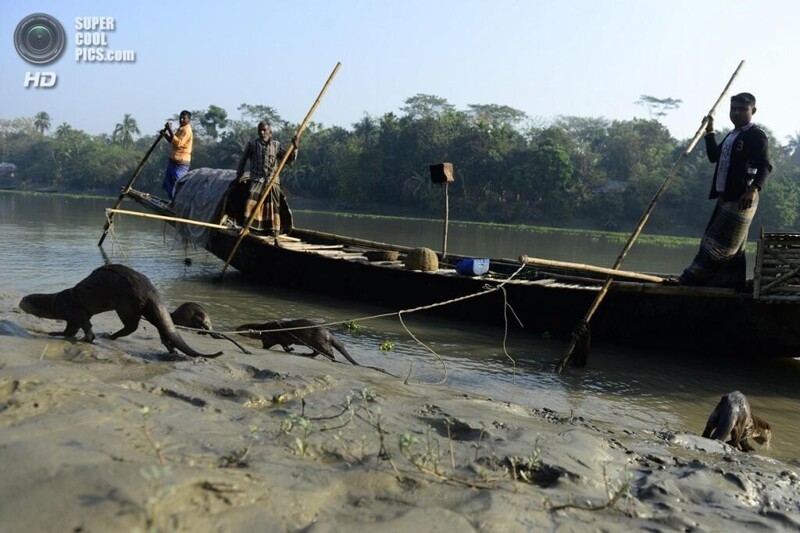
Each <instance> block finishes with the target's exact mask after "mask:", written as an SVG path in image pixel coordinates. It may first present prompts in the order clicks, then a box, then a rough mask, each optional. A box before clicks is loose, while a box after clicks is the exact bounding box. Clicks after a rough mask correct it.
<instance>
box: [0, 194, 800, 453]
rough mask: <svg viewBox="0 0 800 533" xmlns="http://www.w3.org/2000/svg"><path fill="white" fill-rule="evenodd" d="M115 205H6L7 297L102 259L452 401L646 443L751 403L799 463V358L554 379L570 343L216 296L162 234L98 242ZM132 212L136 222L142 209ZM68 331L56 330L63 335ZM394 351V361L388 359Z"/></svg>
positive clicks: (356, 228)
mask: <svg viewBox="0 0 800 533" xmlns="http://www.w3.org/2000/svg"><path fill="white" fill-rule="evenodd" d="M112 204H113V199H98V198H72V197H65V196H56V195H21V194H14V193H0V228H2V239H1V240H0V266H1V267H2V268H0V290H4V291H14V292H18V293H20V294H21V295H24V294H27V293H31V292H55V291H59V290H62V289H64V288H67V287H70V286H72V285H74V284H75V283H77V282H78V281H80V280H81V279H83V278H84V277H85V276H86V275H88V274H89V273H90V272H91V271H92V270H93V269H94V268H96V267H98V266H100V265H102V264H103V262H104V260H105V259H104V253H105V254H106V256H107V257H108V258H109V259H111V260H112V261H114V262H119V263H123V264H126V265H128V266H130V267H132V268H135V269H137V270H139V271H141V272H142V273H144V274H145V275H147V276H148V277H149V278H150V279H151V281H152V282H153V284H154V285H155V286H156V288H157V289H158V290H159V292H160V293H161V295H162V297H163V298H164V300H165V302H166V303H167V305H168V307H170V308H171V309H172V308H174V307H177V305H179V304H180V303H182V302H185V301H198V302H201V303H202V304H203V305H204V306H205V307H206V308H207V309H208V311H209V313H210V314H211V316H212V318H213V319H214V324H215V329H217V330H219V331H229V330H232V329H234V328H235V326H236V325H238V324H242V323H245V322H262V321H267V320H272V319H278V318H300V317H303V318H310V319H317V320H321V321H324V322H329V323H335V322H342V321H345V320H357V321H358V324H359V328H358V330H356V331H351V330H347V329H344V328H343V327H340V326H332V327H331V329H332V331H333V332H334V334H335V335H336V336H337V337H339V338H340V339H341V340H342V342H343V343H344V344H345V345H346V346H347V349H348V351H349V352H350V353H351V355H352V356H353V357H354V358H355V359H356V360H357V361H359V362H361V363H362V364H368V365H374V366H380V367H383V368H386V369H387V370H389V371H390V372H392V373H394V374H397V375H401V376H403V377H404V378H405V377H406V376H408V377H409V379H410V380H412V381H416V382H424V383H437V382H440V381H442V380H445V383H447V384H448V385H450V386H452V387H454V388H458V389H462V390H466V391H469V392H472V393H475V394H481V395H485V396H487V397H491V398H493V399H495V400H501V401H514V402H517V403H520V404H522V405H524V406H526V407H532V408H533V407H542V406H547V407H549V408H551V409H555V410H557V411H561V412H569V411H570V410H575V411H577V412H581V413H587V414H589V415H590V416H591V417H593V418H597V419H600V420H604V421H609V422H614V421H618V420H625V421H626V424H627V425H630V426H632V427H636V428H640V429H643V430H653V431H657V430H661V429H665V430H673V431H686V432H694V433H699V432H701V431H702V430H703V427H704V425H705V421H706V418H707V417H708V415H709V413H710V412H711V410H712V409H713V407H714V406H715V405H716V403H717V401H718V400H719V397H720V396H721V395H722V394H724V393H727V392H730V391H732V390H741V391H742V392H744V393H745V394H746V395H747V396H748V398H749V399H750V403H751V405H752V406H753V411H754V413H756V414H758V415H759V416H761V417H762V418H764V419H765V420H767V421H768V422H770V423H771V424H772V426H773V428H774V436H773V449H772V451H771V452H765V453H766V454H768V455H770V456H772V457H775V458H778V459H783V460H790V459H795V460H797V459H800V387H798V384H800V360H798V359H790V360H777V361H767V362H758V363H755V362H754V363H744V362H736V363H735V364H726V363H723V362H719V361H716V362H714V361H706V360H703V359H702V358H700V357H697V356H692V355H688V354H684V353H681V352H664V351H662V350H659V348H658V339H653V347H652V349H651V350H632V349H629V348H625V347H620V346H609V345H594V346H593V347H592V351H591V355H590V359H589V366H588V368H586V369H580V370H577V369H571V370H570V371H568V372H566V373H565V374H564V375H561V376H559V375H556V374H555V373H554V372H553V367H554V364H555V362H557V361H558V360H559V359H560V358H561V356H562V355H563V352H564V350H565V349H566V341H564V340H563V339H546V338H540V337H538V336H534V335H531V334H527V333H525V332H521V331H514V332H512V333H511V334H510V336H509V337H508V339H507V341H506V343H505V346H504V339H503V331H502V330H497V329H494V328H489V327H481V326H480V325H475V324H468V325H465V324H463V323H459V322H452V321H447V320H443V319H432V318H430V317H425V316H420V315H405V316H404V320H405V326H406V327H407V328H408V330H406V329H405V328H404V326H403V325H402V324H400V322H399V321H398V319H397V318H396V317H389V318H380V319H371V318H369V317H373V316H375V315H378V314H382V313H385V312H387V311H396V310H397V309H395V308H394V307H393V306H392V305H391V302H386V307H378V306H368V305H364V304H359V303H352V302H347V301H342V300H336V299H331V298H327V297H320V296H317V295H313V294H306V293H302V292H296V291H290V290H281V289H276V288H274V287H267V286H257V285H253V284H250V283H246V282H244V281H243V280H242V279H241V278H240V277H239V276H238V275H237V273H236V271H235V270H233V269H228V271H227V273H226V275H225V281H224V283H221V284H219V283H212V282H211V280H212V278H214V277H215V276H216V275H217V274H218V273H219V271H220V269H221V267H222V262H221V261H220V260H219V259H217V258H215V257H214V256H211V255H210V254H208V253H206V252H205V251H203V250H196V249H189V250H186V249H182V248H181V249H174V248H173V247H172V238H171V231H170V229H169V227H165V224H164V223H163V222H160V221H155V220H147V219H142V218H137V217H130V216H118V217H117V218H116V219H115V224H114V229H113V232H112V233H110V234H109V237H108V238H107V239H106V241H105V243H104V246H103V248H102V249H101V248H99V247H98V246H97V242H98V240H99V238H100V236H101V234H102V227H103V223H104V222H105V216H104V211H103V210H104V209H105V208H106V207H110V206H111V205H112ZM123 207H124V208H129V209H136V208H135V207H133V205H132V204H123ZM294 222H295V225H296V226H298V227H304V228H310V229H317V230H321V231H328V232H333V233H341V234H345V235H350V236H354V237H360V238H365V239H370V240H376V241H382V242H392V243H397V244H403V245H407V246H428V247H431V248H434V249H441V247H442V244H443V242H442V241H443V238H442V235H443V226H442V223H441V222H437V221H426V220H406V219H395V218H374V217H357V216H342V215H333V214H327V213H317V212H310V211H299V210H295V212H294ZM621 247H622V245H621V244H620V243H619V242H616V241H614V242H609V241H608V240H607V239H605V238H603V237H597V236H595V237H587V236H585V235H584V236H581V235H576V234H562V233H541V232H539V233H537V232H532V231H526V230H522V229H515V228H511V227H503V226H495V225H493V226H481V225H476V224H465V223H458V222H453V223H451V225H450V227H449V232H448V245H447V250H448V252H451V253H460V254H465V255H474V256H478V257H482V256H486V257H508V258H514V257H518V256H519V255H521V254H527V255H530V256H535V257H543V258H547V259H559V260H565V261H575V262H582V263H590V264H596V265H601V266H611V265H612V264H613V262H614V260H615V259H616V256H617V254H618V253H619V250H620V249H621ZM694 252H695V247H694V246H681V247H670V248H665V247H661V246H656V245H637V246H636V247H634V249H633V251H632V252H631V254H630V256H629V258H628V259H627V260H626V263H625V268H626V269H629V270H637V271H647V272H664V273H678V272H680V270H681V269H682V268H683V267H684V266H685V265H686V264H687V263H688V262H689V261H690V260H691V258H692V256H693V254H694ZM187 258H188V259H191V264H190V265H187V264H186V261H185V260H186V259H187ZM359 319H361V320H359ZM59 327H61V325H60V324H55V323H54V327H53V329H54V330H55V329H57V328H59ZM411 334H413V336H414V337H416V338H417V339H419V341H421V342H423V343H425V345H426V346H427V348H426V346H423V345H422V344H420V343H418V342H417V341H415V340H414V338H413V337H412V336H411ZM134 335H135V333H134ZM387 341H388V343H392V344H393V348H392V349H391V350H381V346H382V345H386V343H387ZM0 342H2V337H0ZM221 342H224V341H221ZM220 348H221V349H223V350H225V357H231V358H235V357H236V353H237V351H236V349H235V348H234V347H233V346H232V345H229V344H227V343H225V345H224V346H221V347H220ZM287 357H288V356H287ZM757 357H758V354H754V358H757ZM0 373H2V370H0Z"/></svg>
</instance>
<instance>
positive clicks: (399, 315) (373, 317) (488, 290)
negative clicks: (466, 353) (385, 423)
mask: <svg viewBox="0 0 800 533" xmlns="http://www.w3.org/2000/svg"><path fill="white" fill-rule="evenodd" d="M525 266H526V265H524V264H523V265H521V266H520V267H519V268H518V269H517V270H516V271H515V272H514V273H513V274H511V275H510V276H509V277H508V278H507V279H505V280H504V281H503V282H501V283H499V284H498V285H496V286H494V287H489V286H486V285H485V287H488V288H486V289H485V290H483V291H480V292H476V293H473V294H467V295H465V296H459V297H458V298H453V299H450V300H445V301H442V302H436V303H432V304H429V305H422V306H419V307H414V308H411V309H402V310H400V311H392V312H389V313H381V314H377V315H370V316H366V317H361V318H356V319H349V320H339V321H336V322H325V323H323V324H319V325H315V326H298V327H294V328H278V329H264V330H255V329H251V330H247V332H248V333H270V332H273V331H292V330H300V329H313V328H321V327H329V326H337V325H340V324H347V323H349V322H365V321H368V320H376V319H378V318H386V317H390V316H394V315H397V318H398V320H399V321H400V325H401V326H403V329H405V331H406V333H408V335H409V336H410V337H411V338H412V339H414V340H415V341H416V342H417V343H418V344H419V345H421V346H423V347H424V348H425V349H426V350H428V351H429V352H431V353H432V354H433V355H434V356H435V357H436V358H437V359H438V360H439V362H440V363H441V364H442V367H443V368H444V377H443V378H442V379H441V380H440V381H438V382H435V383H432V384H433V385H441V384H442V383H444V382H445V381H446V380H447V364H446V363H445V361H444V359H443V358H442V357H441V356H440V355H439V354H438V353H436V351H435V350H433V349H432V348H431V347H430V346H428V345H427V344H425V343H424V342H422V341H421V340H419V339H418V338H417V337H416V336H415V335H414V334H413V333H412V332H411V330H410V329H408V326H406V324H405V322H404V321H403V315H404V314H408V313H416V312H418V311H425V310H428V309H434V308H436V307H442V306H444V305H450V304H453V303H457V302H462V301H464V300H469V299H470V298H477V297H479V296H484V295H486V294H490V293H492V292H495V291H501V292H502V293H503V318H504V323H505V324H504V326H505V327H504V332H503V354H504V355H505V356H506V357H507V358H508V359H509V360H510V361H511V364H512V367H513V370H512V372H513V376H514V378H516V372H517V362H516V360H515V359H514V358H513V357H511V355H509V353H508V350H507V348H506V341H507V339H508V312H509V311H511V314H512V315H513V316H514V318H515V319H516V320H517V323H518V324H520V325H523V324H522V321H521V320H520V319H519V316H517V313H516V312H515V311H514V308H513V307H511V305H510V304H509V303H508V294H507V293H506V289H505V285H506V284H507V283H508V282H509V281H511V280H512V279H514V277H516V276H517V275H518V274H519V273H520V272H522V270H523V269H524V268H525ZM223 333H230V334H241V333H243V332H242V331H236V330H235V331H228V332H223Z"/></svg>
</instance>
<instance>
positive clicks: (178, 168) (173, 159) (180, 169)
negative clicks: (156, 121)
mask: <svg viewBox="0 0 800 533" xmlns="http://www.w3.org/2000/svg"><path fill="white" fill-rule="evenodd" d="M191 120H192V114H191V113H190V112H188V111H186V110H185V109H184V110H183V111H181V114H180V117H179V118H178V121H179V122H180V127H179V128H178V131H176V132H174V133H173V131H172V122H167V123H166V124H165V125H164V130H163V133H164V138H165V139H166V140H167V141H168V142H169V143H170V144H171V145H172V150H171V151H170V153H169V163H168V164H167V171H166V173H164V190H165V191H167V194H168V195H169V198H170V200H172V199H173V198H175V182H177V181H178V180H179V179H180V178H181V177H183V176H184V175H185V174H186V173H187V172H189V164H190V163H191V162H192V141H193V139H194V137H193V135H192V125H191V124H190V123H189V122H190V121H191Z"/></svg>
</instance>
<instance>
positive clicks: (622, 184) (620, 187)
mask: <svg viewBox="0 0 800 533" xmlns="http://www.w3.org/2000/svg"><path fill="white" fill-rule="evenodd" d="M627 189H628V182H627V181H623V180H608V181H606V182H605V183H603V184H601V185H598V186H597V187H595V189H594V192H595V193H596V194H622V193H624V192H625V191H626V190H627Z"/></svg>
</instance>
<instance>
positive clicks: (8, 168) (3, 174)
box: [0, 163, 17, 178]
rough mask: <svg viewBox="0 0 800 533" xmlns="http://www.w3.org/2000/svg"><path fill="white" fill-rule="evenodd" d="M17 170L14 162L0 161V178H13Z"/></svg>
mask: <svg viewBox="0 0 800 533" xmlns="http://www.w3.org/2000/svg"><path fill="white" fill-rule="evenodd" d="M16 171H17V165H15V164H14V163H0V178H13V177H14V173H15V172H16Z"/></svg>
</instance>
